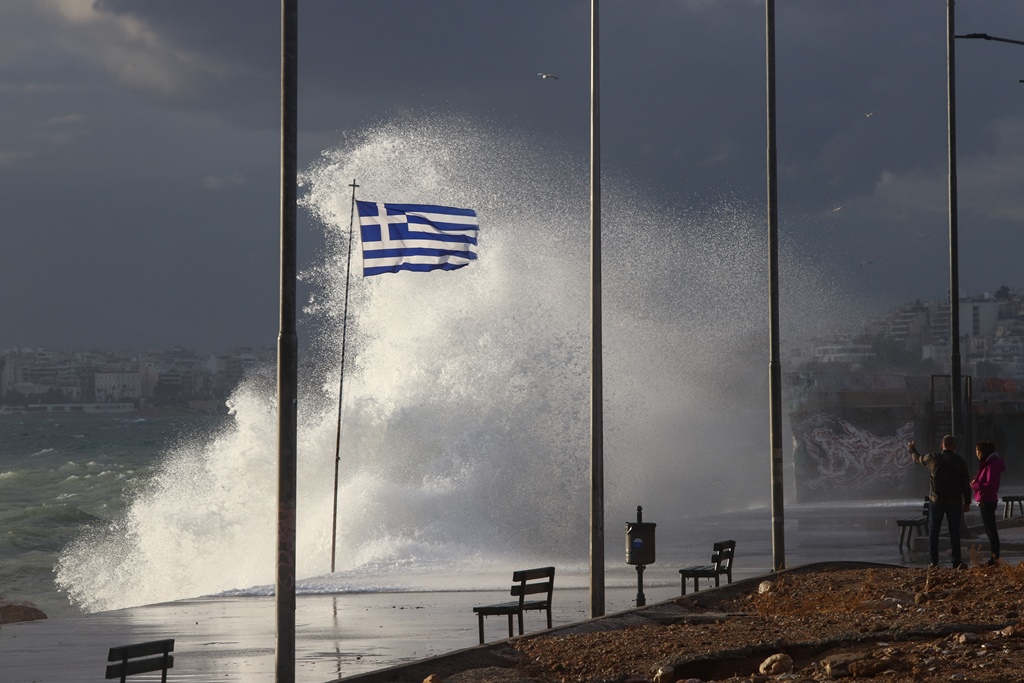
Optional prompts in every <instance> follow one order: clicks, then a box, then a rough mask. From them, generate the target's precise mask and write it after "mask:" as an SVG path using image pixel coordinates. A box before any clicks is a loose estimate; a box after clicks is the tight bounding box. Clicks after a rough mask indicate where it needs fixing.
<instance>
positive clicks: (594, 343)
mask: <svg viewBox="0 0 1024 683" xmlns="http://www.w3.org/2000/svg"><path fill="white" fill-rule="evenodd" d="M597 4H598V0H591V38H590V277H591V281H590V306H591V307H590V324H591V341H590V616H591V617H600V616H603V615H604V602H605V600H604V398H603V396H604V390H603V387H602V383H603V376H604V371H603V367H602V364H601V345H602V342H601V86H600V81H601V79H600V68H599V59H598V57H599V53H600V50H599V40H598V39H599V34H600V30H599V22H598V6H597Z"/></svg>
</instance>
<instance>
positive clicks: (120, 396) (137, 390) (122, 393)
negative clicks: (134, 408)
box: [93, 372, 142, 403]
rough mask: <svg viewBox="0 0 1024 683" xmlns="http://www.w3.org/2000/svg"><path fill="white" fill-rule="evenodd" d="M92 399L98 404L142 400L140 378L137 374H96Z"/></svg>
mask: <svg viewBox="0 0 1024 683" xmlns="http://www.w3.org/2000/svg"><path fill="white" fill-rule="evenodd" d="M93 392H94V393H93V397H94V399H95V400H96V401H98V402H100V403H104V402H106V403H113V402H123V401H135V400H138V399H140V398H142V378H141V377H140V376H139V373H137V372H97V373H95V386H94V389H93Z"/></svg>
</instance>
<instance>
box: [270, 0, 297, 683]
mask: <svg viewBox="0 0 1024 683" xmlns="http://www.w3.org/2000/svg"><path fill="white" fill-rule="evenodd" d="M298 26H299V12H298V0H281V325H280V333H279V335H278V338H277V429H278V441H277V453H278V473H277V475H278V487H277V585H276V592H275V596H276V605H277V648H276V654H277V663H276V678H275V680H276V681H277V683H294V681H295V526H296V525H295V501H296V495H295V489H296V482H297V475H296V473H297V457H296V450H297V448H296V442H297V438H296V432H297V426H298V375H299V372H298V339H297V337H296V334H295V293H296V285H295V279H296V263H297V259H296V249H295V234H296V229H295V228H296V220H295V219H296V193H297V187H298V174H297V162H296V157H297V154H296V149H297V138H298V126H297V112H298V53H299V50H298V36H299V31H298Z"/></svg>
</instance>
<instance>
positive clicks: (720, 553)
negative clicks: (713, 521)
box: [711, 541, 736, 571]
mask: <svg viewBox="0 0 1024 683" xmlns="http://www.w3.org/2000/svg"><path fill="white" fill-rule="evenodd" d="M712 550H713V552H712V553H711V562H713V563H714V565H715V569H716V570H718V571H728V570H730V569H732V558H733V555H735V554H736V541H719V542H718V543H715V545H714V546H712Z"/></svg>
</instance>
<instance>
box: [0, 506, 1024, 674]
mask: <svg viewBox="0 0 1024 683" xmlns="http://www.w3.org/2000/svg"><path fill="white" fill-rule="evenodd" d="M915 510H916V511H919V510H920V504H919V503H913V502H907V504H906V505H894V506H883V507H856V506H853V507H851V506H844V505H834V506H794V507H793V508H791V509H790V510H788V511H787V516H786V534H787V535H786V558H787V564H788V566H791V567H795V566H800V565H804V564H811V563H816V562H826V561H836V562H842V561H861V562H877V563H884V564H896V565H910V566H921V567H923V566H925V565H927V563H928V558H927V551H926V549H927V545H926V541H925V539H915V541H914V543H913V544H912V548H911V549H910V550H907V549H904V550H902V551H901V550H900V549H899V548H898V540H899V530H898V528H897V527H896V524H895V520H896V519H897V518H900V517H908V516H912V515H913V514H914V513H915ZM1000 512H1001V509H1000ZM767 514H768V513H767V512H766V511H764V510H750V511H743V512H739V513H728V514H723V515H713V516H710V515H709V516H708V517H706V518H690V519H685V520H676V521H672V520H668V521H666V520H651V521H655V522H658V524H659V526H658V532H659V534H662V535H663V536H664V537H665V538H666V542H665V543H664V544H663V545H659V546H658V560H657V563H656V564H654V565H652V566H650V567H648V568H647V570H646V572H645V575H644V582H645V596H646V601H647V604H648V605H653V604H656V603H658V602H661V601H664V600H668V599H670V598H673V597H675V596H677V595H679V578H678V572H677V571H676V570H677V569H678V567H679V566H683V565H684V564H693V563H697V562H706V561H707V558H708V556H709V555H710V548H711V543H712V542H713V541H714V540H721V539H723V538H734V539H735V540H736V541H737V560H736V568H735V578H736V580H741V579H746V578H753V577H759V576H762V575H764V574H767V573H768V572H769V570H770V567H771V543H770V534H769V533H768V529H769V528H770V527H769V525H768V524H767V521H768V520H767ZM967 520H968V523H969V525H970V526H971V528H972V531H973V532H974V536H973V537H971V538H968V539H965V541H964V546H965V548H967V551H966V554H965V556H966V557H972V555H973V557H974V558H975V559H980V560H982V561H983V560H985V559H987V557H988V551H987V547H986V545H987V544H986V542H985V539H984V535H983V534H982V533H981V530H980V527H979V526H978V525H979V523H980V521H979V518H978V515H977V511H976V509H974V510H972V513H970V514H969V515H968V518H967ZM1001 524H1002V525H1003V528H1002V530H1001V532H1000V537H1001V539H1002V542H1003V546H1004V551H1003V557H1004V559H1005V560H1007V561H1010V562H1014V563H1017V562H1020V561H1021V559H1022V558H1024V526H1021V524H1024V517H1020V516H1018V517H1016V518H1014V519H1012V520H1006V521H1003V522H1001ZM663 525H664V526H663ZM669 525H685V528H686V529H687V532H686V533H685V534H682V537H684V538H685V539H686V540H685V542H683V543H671V542H668V540H667V539H668V537H669V534H667V533H665V534H663V529H664V527H665V526H669ZM680 528H681V527H680ZM612 542H615V543H616V545H618V540H617V539H614V538H613V540H612V541H609V545H611V544H612ZM659 542H660V541H659ZM944 563H945V562H944ZM609 571H610V574H611V577H610V578H612V579H614V586H611V587H609V588H608V589H607V610H606V611H607V613H608V614H609V615H611V614H613V613H616V612H621V611H625V610H628V609H630V608H632V607H633V606H634V604H635V602H634V601H635V598H636V592H637V590H636V584H635V578H634V577H635V570H633V569H632V568H629V567H627V566H625V565H624V564H622V566H619V565H618V564H614V563H610V564H609ZM566 578H567V579H568V578H573V579H574V582H575V584H576V586H577V587H566V585H569V586H571V585H573V583H574V582H573V581H568V580H566V581H564V582H563V583H564V584H565V585H563V586H562V587H560V588H559V587H558V585H559V580H558V577H557V576H556V590H555V596H554V600H553V604H554V609H553V617H554V623H555V625H556V626H564V625H568V624H574V623H578V622H583V621H586V620H587V618H588V613H589V590H588V589H586V588H584V587H579V586H581V585H585V584H586V582H585V577H579V576H577V577H566ZM581 581H582V583H581ZM507 595H508V593H507V588H505V589H502V590H495V591H455V592H430V593H362V594H343V595H300V596H299V597H298V600H297V611H296V624H297V626H296V652H297V657H296V660H297V661H296V677H297V680H298V681H302V682H303V683H324V682H326V681H334V680H337V679H338V678H348V677H352V676H356V675H360V674H365V673H367V672H371V671H376V670H382V669H386V668H389V667H394V666H399V665H404V664H408V663H410V662H414V661H417V660H421V659H424V658H427V657H433V656H437V655H442V654H445V653H451V652H453V651H458V650H463V649H467V648H474V647H475V646H476V645H477V622H476V618H475V615H474V614H473V613H472V608H473V606H474V605H481V604H487V603H491V602H498V601H503V600H506V599H508V597H507ZM526 619H527V621H526V625H527V630H528V631H531V630H538V629H540V628H542V627H543V623H544V618H543V616H542V615H538V614H536V613H530V614H528V615H527V617H526ZM275 628H276V608H275V604H274V600H273V598H271V597H211V598H200V599H193V600H181V601H176V602H171V603H165V604H159V605H147V606H143V607H136V608H130V609H124V610H117V611H111V612H102V613H97V614H90V615H82V616H76V617H69V618H64V619H50V620H43V621H36V622H26V623H18V624H5V625H0V681H2V682H3V683H22V682H25V683H27V682H36V681H38V682H43V681H64V682H75V681H97V680H102V677H103V671H104V669H105V666H106V654H107V650H108V648H110V647H111V646H114V645H125V644H130V643H136V642H142V641H146V640H156V639H161V638H174V639H175V640H176V644H175V666H174V669H173V673H172V675H171V677H170V680H172V681H225V682H226V683H236V682H237V683H251V682H259V681H266V682H267V683H270V682H271V681H273V680H274V667H275V655H274V652H275V639H276V634H275ZM486 629H487V631H486V632H487V638H488V641H494V640H500V639H502V638H504V637H506V635H507V632H506V622H505V620H504V619H503V618H497V617H496V618H491V619H488V620H487V621H486ZM142 680H146V679H144V678H143V679H142Z"/></svg>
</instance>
